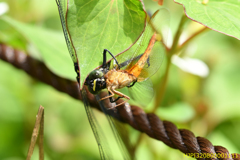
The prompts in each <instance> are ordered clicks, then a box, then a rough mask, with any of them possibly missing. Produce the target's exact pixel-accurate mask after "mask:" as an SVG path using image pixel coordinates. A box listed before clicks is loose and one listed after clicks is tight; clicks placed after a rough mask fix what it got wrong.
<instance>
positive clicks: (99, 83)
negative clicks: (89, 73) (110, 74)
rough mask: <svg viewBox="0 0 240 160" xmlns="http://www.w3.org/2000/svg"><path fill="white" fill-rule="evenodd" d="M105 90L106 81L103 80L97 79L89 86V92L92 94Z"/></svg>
mask: <svg viewBox="0 0 240 160" xmlns="http://www.w3.org/2000/svg"><path fill="white" fill-rule="evenodd" d="M104 88H106V82H105V80H104V79H101V78H96V79H94V80H92V81H91V82H90V83H89V84H88V90H89V92H91V93H92V94H97V93H98V92H99V91H101V90H102V89H104Z"/></svg>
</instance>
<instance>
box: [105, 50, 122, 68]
mask: <svg viewBox="0 0 240 160" xmlns="http://www.w3.org/2000/svg"><path fill="white" fill-rule="evenodd" d="M107 52H108V53H109V54H110V55H111V56H112V57H113V59H114V60H115V62H116V63H117V65H118V68H120V65H119V64H118V61H117V60H116V58H115V56H114V55H113V54H112V53H111V52H110V51H109V50H107V49H104V50H103V64H102V67H103V68H107V54H106V53H107Z"/></svg>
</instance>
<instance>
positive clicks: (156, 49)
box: [127, 9, 170, 82]
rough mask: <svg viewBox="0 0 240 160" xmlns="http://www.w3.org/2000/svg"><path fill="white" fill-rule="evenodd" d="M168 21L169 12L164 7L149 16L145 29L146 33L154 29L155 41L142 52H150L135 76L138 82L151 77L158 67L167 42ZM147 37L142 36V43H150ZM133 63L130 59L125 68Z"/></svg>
mask: <svg viewBox="0 0 240 160" xmlns="http://www.w3.org/2000/svg"><path fill="white" fill-rule="evenodd" d="M169 23H170V13H169V11H168V10H166V9H161V10H158V11H157V12H155V13H154V14H153V16H152V18H151V21H149V23H148V26H147V28H146V29H147V31H148V33H149V32H150V33H151V32H153V31H154V32H155V33H156V34H157V35H156V42H155V44H154V46H153V48H152V49H150V50H146V51H145V52H144V54H148V53H147V52H150V54H149V56H148V59H147V60H146V62H145V65H144V67H143V68H142V70H141V72H140V74H139V75H138V77H137V78H138V82H141V81H144V80H145V79H147V78H149V77H151V76H152V75H153V74H155V73H156V72H157V70H158V69H159V68H160V66H161V64H162V62H163V59H164V55H165V45H166V44H167V37H168V33H169ZM148 33H147V34H148ZM152 34H153V33H152ZM147 39H148V37H147V38H145V37H144V40H143V43H146V44H147V45H150V43H151V42H150V41H149V42H147V41H146V40H147ZM135 63H137V62H136V61H132V62H131V63H130V64H129V66H128V67H127V68H131V67H133V64H135Z"/></svg>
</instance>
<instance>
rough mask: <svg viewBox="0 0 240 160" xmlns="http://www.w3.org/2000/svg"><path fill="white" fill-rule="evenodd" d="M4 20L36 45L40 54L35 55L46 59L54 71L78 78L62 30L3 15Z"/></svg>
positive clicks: (61, 74) (60, 74)
mask: <svg viewBox="0 0 240 160" xmlns="http://www.w3.org/2000/svg"><path fill="white" fill-rule="evenodd" d="M0 20H1V19H0ZM2 20H3V21H5V22H7V23H8V24H9V25H11V26H12V27H14V28H15V29H16V30H17V31H18V32H19V33H20V34H22V35H23V36H24V37H25V38H26V40H27V41H29V42H30V43H32V44H33V45H34V46H35V48H36V49H37V50H38V51H39V55H37V56H34V57H35V58H40V59H41V60H42V61H44V63H45V64H46V65H47V67H48V68H49V69H50V70H51V71H52V72H54V73H55V74H57V75H58V76H61V77H64V78H68V79H71V80H76V78H75V77H76V73H75V72H74V69H73V63H72V61H71V58H70V57H69V54H68V51H67V47H66V43H65V41H64V37H63V35H62V33H61V32H55V31H51V30H47V29H43V28H39V27H36V26H33V25H28V24H24V23H22V22H19V21H16V20H14V19H11V18H10V17H7V16H4V17H2ZM31 56H33V55H31Z"/></svg>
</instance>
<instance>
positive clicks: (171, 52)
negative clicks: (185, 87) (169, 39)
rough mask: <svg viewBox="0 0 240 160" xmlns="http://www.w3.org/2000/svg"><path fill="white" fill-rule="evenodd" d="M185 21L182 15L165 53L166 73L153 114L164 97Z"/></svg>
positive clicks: (157, 95) (185, 18)
mask: <svg viewBox="0 0 240 160" xmlns="http://www.w3.org/2000/svg"><path fill="white" fill-rule="evenodd" d="M186 20H187V17H186V16H185V15H183V16H182V19H181V21H180V24H179V27H178V30H177V32H176V35H175V37H174V40H173V44H172V47H171V48H170V50H166V51H167V67H166V71H165V74H164V77H163V81H162V83H161V84H160V86H159V89H158V91H157V94H156V98H155V105H154V108H153V110H152V112H153V113H154V112H156V110H157V108H158V106H159V105H160V104H161V102H162V99H163V96H164V93H165V90H166V86H167V80H168V75H169V68H170V64H171V58H172V55H173V54H174V53H175V51H176V49H177V47H178V42H179V38H180V35H181V33H182V30H183V26H184V24H185V22H186Z"/></svg>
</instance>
